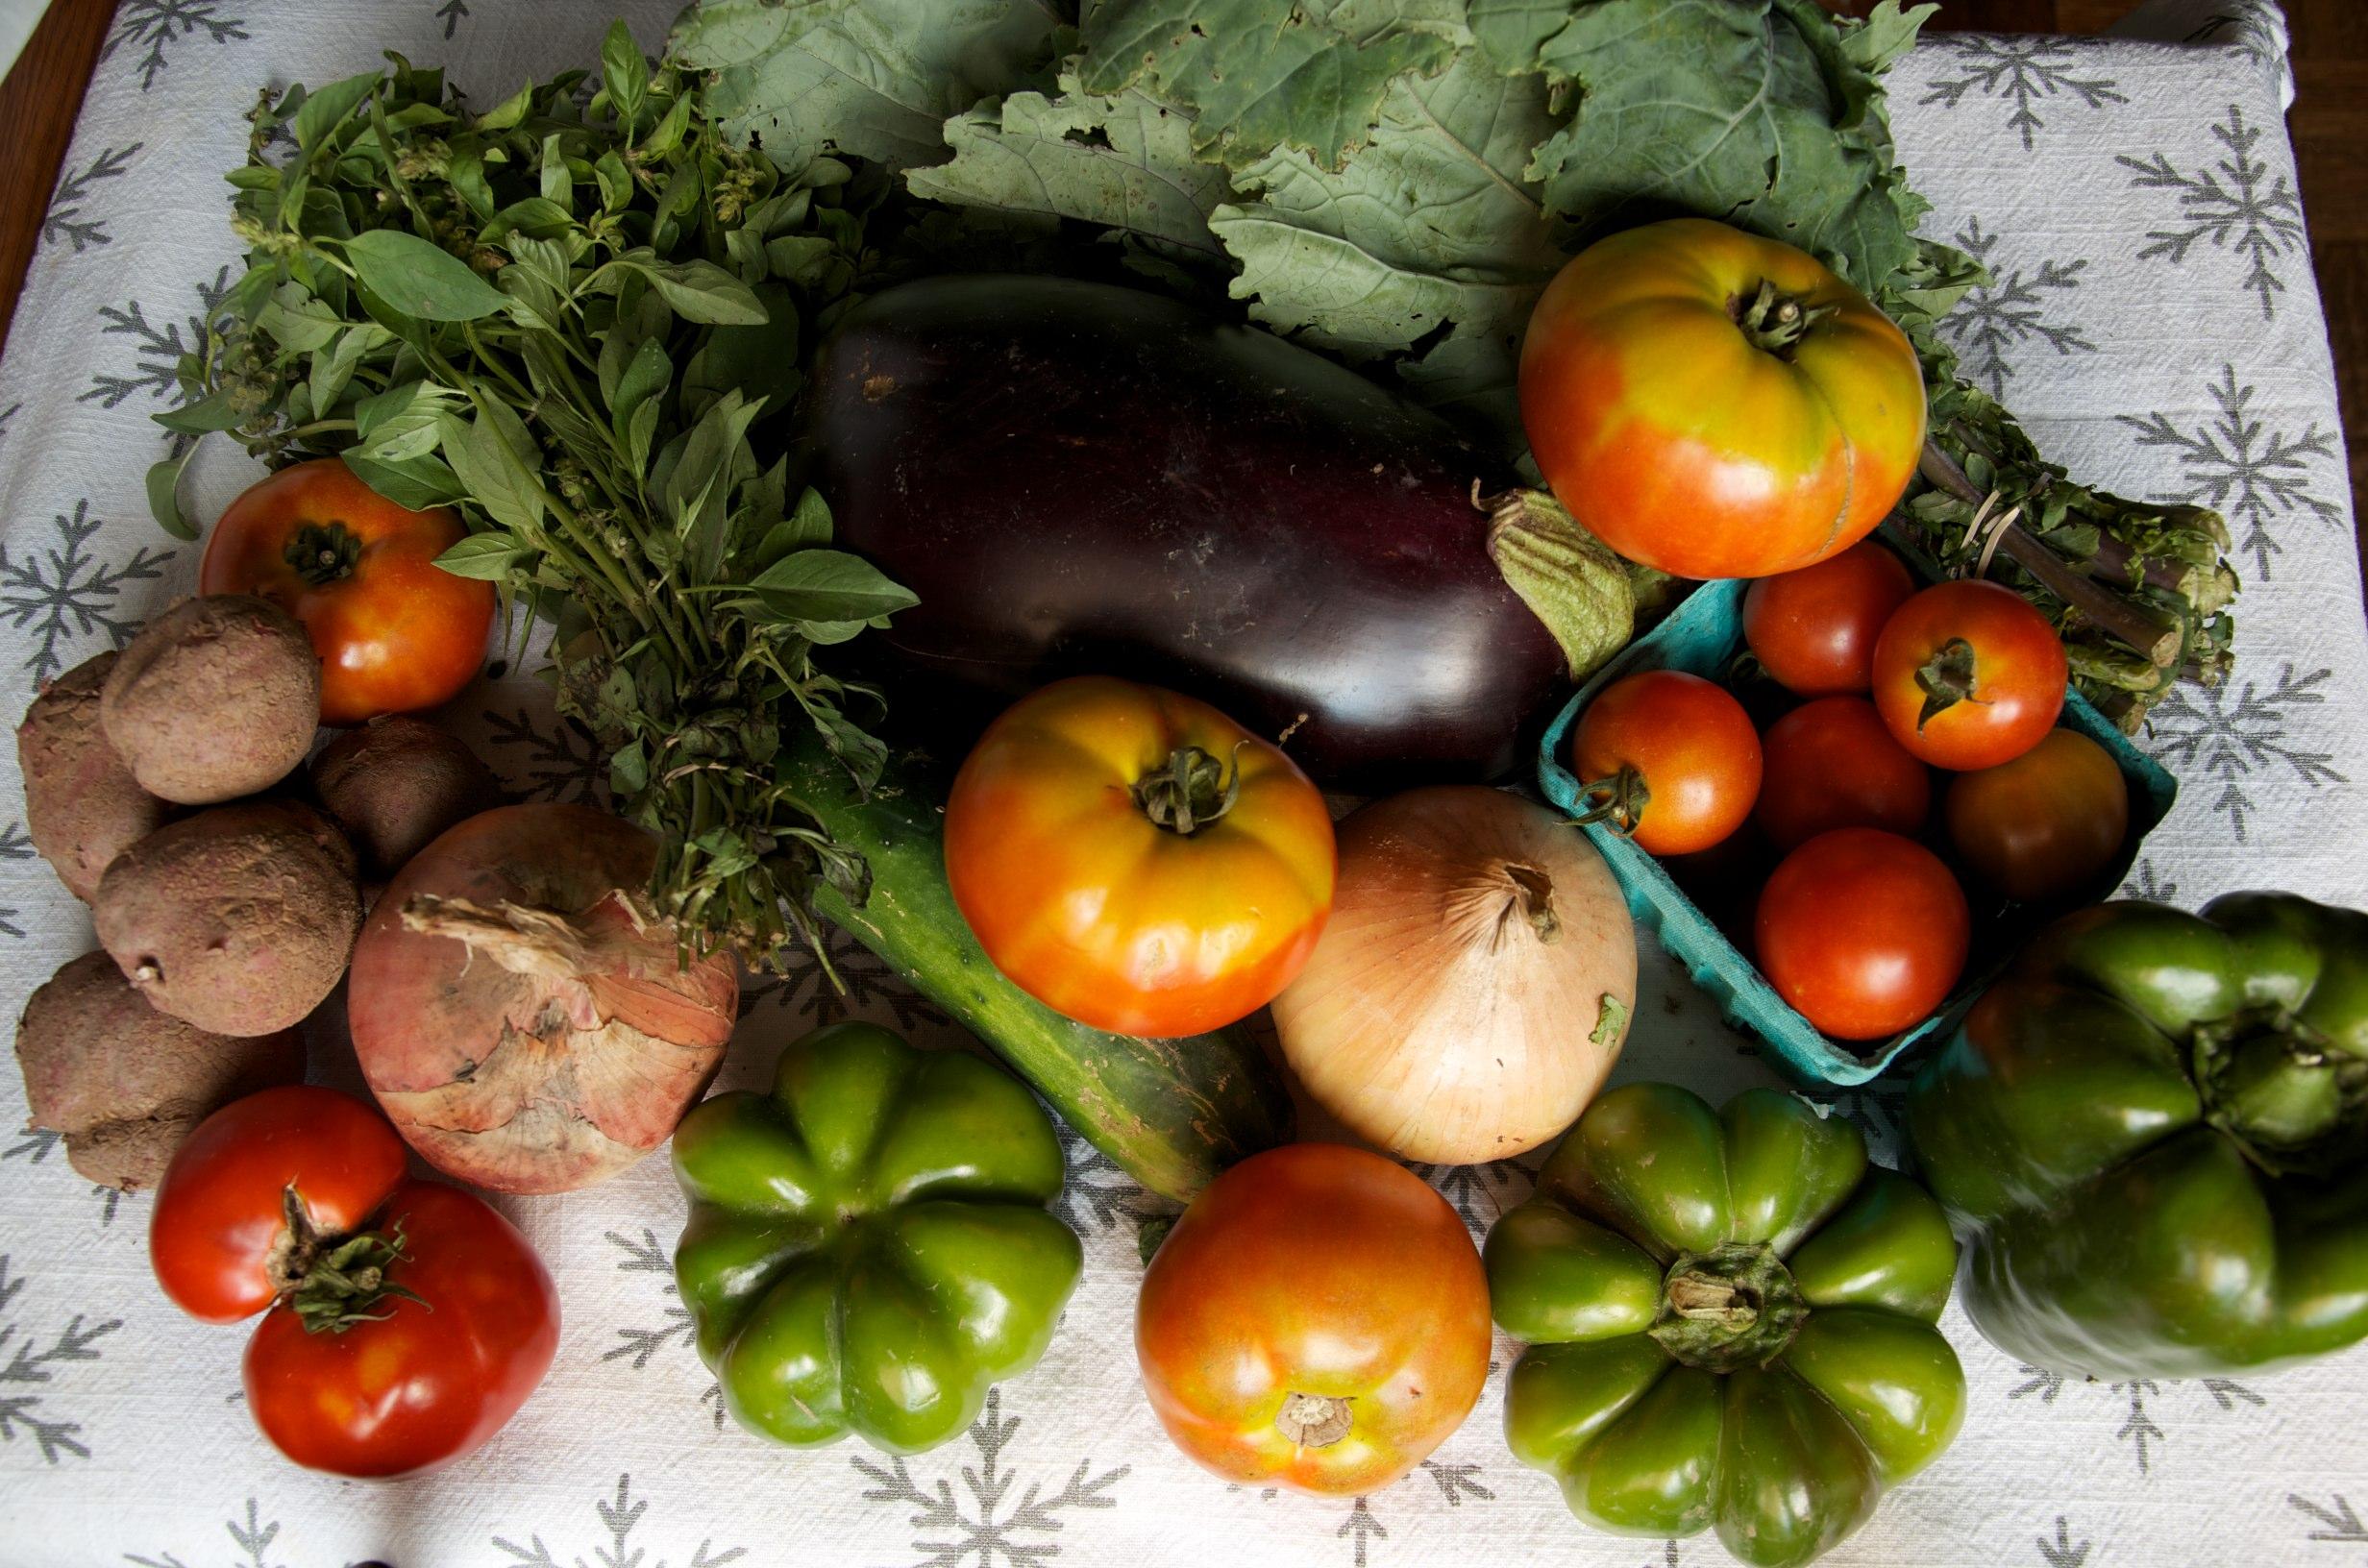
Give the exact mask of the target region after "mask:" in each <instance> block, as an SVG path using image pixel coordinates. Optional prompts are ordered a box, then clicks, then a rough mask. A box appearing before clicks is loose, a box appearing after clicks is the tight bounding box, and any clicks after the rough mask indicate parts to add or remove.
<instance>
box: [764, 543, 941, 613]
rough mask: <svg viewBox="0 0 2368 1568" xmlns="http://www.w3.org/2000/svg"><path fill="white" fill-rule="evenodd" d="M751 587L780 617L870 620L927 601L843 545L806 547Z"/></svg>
mask: <svg viewBox="0 0 2368 1568" xmlns="http://www.w3.org/2000/svg"><path fill="white" fill-rule="evenodd" d="M749 590H750V592H751V593H752V595H753V596H754V597H755V598H756V599H757V600H759V601H760V602H761V603H762V604H763V606H764V608H765V610H766V611H767V612H768V613H769V614H771V615H772V616H773V618H774V619H776V620H778V621H793V622H794V621H822V622H827V621H869V620H871V619H872V618H873V617H875V616H881V615H893V614H895V613H896V612H897V611H898V610H903V609H910V608H911V607H912V606H913V605H915V604H918V603H920V602H921V600H920V597H919V596H918V595H916V594H914V593H913V592H912V590H910V589H908V588H904V587H901V586H900V585H899V584H897V583H895V582H892V581H890V580H889V579H888V578H887V577H886V576H883V575H882V574H881V572H880V570H879V568H877V567H876V566H874V565H873V564H872V563H871V562H870V561H867V560H865V559H864V558H863V557H862V556H860V555H850V554H849V553H847V551H843V550H801V551H797V552H796V553H794V554H791V555H786V556H784V557H782V558H781V559H780V560H778V561H776V562H774V563H773V565H771V566H769V567H767V568H766V569H765V570H764V571H762V572H760V573H758V574H757V575H756V576H755V577H754V578H752V580H751V581H750V583H749Z"/></svg>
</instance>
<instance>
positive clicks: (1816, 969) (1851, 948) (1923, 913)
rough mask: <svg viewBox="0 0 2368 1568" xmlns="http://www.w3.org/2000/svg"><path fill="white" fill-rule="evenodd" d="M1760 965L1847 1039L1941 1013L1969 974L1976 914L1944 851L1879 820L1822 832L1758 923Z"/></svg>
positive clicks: (1797, 859)
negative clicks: (1880, 825) (1883, 827)
mask: <svg viewBox="0 0 2368 1568" xmlns="http://www.w3.org/2000/svg"><path fill="white" fill-rule="evenodd" d="M1752 923H1753V931H1754V935H1755V938H1756V940H1757V943H1758V946H1759V957H1760V971H1761V972H1762V973H1763V974H1764V975H1766V976H1767V979H1768V984H1770V985H1772V986H1774V987H1775V988H1776V993H1777V994H1778V995H1780V996H1782V997H1783V998H1784V999H1785V1000H1786V1001H1788V1002H1789V1003H1791V1004H1792V1005H1793V1007H1795V1008H1796V1009H1798V1010H1799V1011H1800V1014H1801V1016H1802V1017H1806V1018H1807V1019H1808V1020H1809V1021H1810V1022H1811V1023H1813V1024H1815V1025H1816V1026H1817V1028H1818V1029H1819V1030H1820V1031H1821V1032H1822V1033H1825V1034H1828V1035H1831V1036H1833V1037H1834V1038H1835V1039H1837V1040H1881V1039H1883V1038H1884V1037H1886V1036H1887V1035H1895V1034H1898V1033H1899V1032H1900V1031H1902V1030H1904V1029H1909V1028H1912V1027H1913V1026H1914V1025H1916V1024H1918V1023H1921V1022H1922V1021H1923V1020H1924V1019H1925V1018H1927V1017H1931V1015H1932V1012H1933V1009H1935V1008H1936V1007H1938V1006H1939V1005H1940V1004H1941V1002H1942V1001H1943V1000H1945V999H1946V998H1947V996H1948V994H1949V992H1950V990H1951V989H1952V988H1953V987H1955V986H1956V984H1957V977H1958V976H1959V975H1960V974H1961V973H1963V972H1964V968H1965V946H1966V943H1967V942H1968V940H1969V938H1970V935H1971V919H1970V917H1969V915H1968V914H1967V911H1966V908H1965V894H1964V890H1963V889H1961V888H1960V887H1959V886H1958V885H1957V878H1955V877H1953V876H1951V875H1950V874H1949V869H1948V868H1947V867H1946V866H1943V865H1942V864H1941V863H1940V858H1939V857H1938V856H1937V855H1935V854H1934V853H1933V852H1932V851H1931V850H1929V849H1927V848H1925V847H1924V846H1923V845H1918V844H1912V843H1910V842H1909V841H1908V840H1906V839H1903V838H1901V837H1900V836H1899V835H1898V834H1896V833H1885V832H1882V831H1880V830H1878V829H1875V828H1871V827H1843V828H1837V829H1835V830H1834V831H1833V832H1831V833H1820V834H1819V835H1817V837H1815V838H1813V839H1812V840H1810V841H1809V842H1808V843H1807V844H1804V845H1801V846H1800V847H1799V848H1798V849H1795V850H1793V851H1792V853H1790V854H1789V855H1787V856H1786V857H1785V858H1784V861H1783V863H1782V864H1781V865H1779V866H1778V867H1777V868H1776V870H1775V873H1774V874H1773V875H1771V876H1770V877H1769V878H1768V879H1767V886H1766V887H1764V888H1763V889H1762V890H1761V891H1760V909H1759V913H1758V916H1757V917H1756V918H1755V919H1754V920H1753V922H1752Z"/></svg>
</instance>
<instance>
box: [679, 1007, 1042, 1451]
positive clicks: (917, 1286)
mask: <svg viewBox="0 0 2368 1568" xmlns="http://www.w3.org/2000/svg"><path fill="white" fill-rule="evenodd" d="M674 1161H675V1175H676V1177H677V1178H678V1180H679V1181H680V1182H681V1183H682V1190H683V1191H684V1192H686V1193H687V1194H689V1196H690V1200H691V1218H690V1223H689V1224H688V1225H686V1226H685V1227H684V1228H683V1231H682V1239H681V1241H680V1242H679V1243H678V1245H677V1247H676V1249H675V1279H676V1282H677V1283H678V1285H679V1286H680V1287H681V1291H682V1300H683V1303H684V1305H686V1306H687V1307H689V1308H690V1310H691V1316H692V1319H693V1321H694V1323H695V1324H696V1325H697V1328H698V1333H699V1353H700V1355H701V1356H702V1357H703V1358H704V1359H705V1360H706V1363H707V1365H708V1366H709V1367H710V1368H712V1369H713V1370H714V1372H715V1375H716V1378H717V1381H718V1382H719V1383H720V1384H722V1385H723V1390H724V1408H725V1409H728V1410H729V1411H730V1412H731V1414H732V1418H733V1419H734V1420H736V1421H738V1422H739V1423H740V1424H741V1425H742V1426H744V1427H746V1428H748V1429H749V1430H750V1431H751V1432H755V1433H762V1434H763V1435H765V1436H768V1437H773V1438H777V1439H778V1440H779V1441H781V1442H784V1443H793V1444H797V1445H800V1446H809V1445H813V1444H819V1443H827V1442H833V1441H836V1440H837V1439H838V1438H840V1437H843V1436H845V1435H846V1434H847V1433H851V1432H852V1433H856V1434H857V1435H859V1436H861V1437H863V1438H864V1439H865V1440H866V1441H868V1442H870V1443H871V1444H872V1445H873V1446H874V1447H875V1448H878V1449H882V1450H885V1451H886V1452H888V1453H892V1454H912V1453H917V1452H919V1451H920V1450H922V1449H925V1448H932V1447H934V1446H936V1445H937V1444H939V1443H942V1442H944V1441H946V1440H947V1439H948V1438H950V1437H952V1436H953V1435H955V1434H956V1433H959V1432H961V1431H962V1430H963V1429H964V1428H965V1427H967V1426H969V1425H970V1423H971V1422H972V1421H973V1420H974V1419H975V1418H976V1417H977V1414H978V1411H979V1408H980V1407H981V1406H982V1405H984V1404H985V1403H986V1398H987V1389H988V1387H989V1385H991V1384H996V1383H999V1382H1001V1381H1002V1380H1003V1379H1005V1378H1009V1377H1014V1376H1017V1375H1018V1374H1019V1373H1022V1372H1024V1371H1026V1370H1027V1369H1028V1368H1029V1367H1031V1366H1033V1365H1035V1364H1036V1361H1037V1360H1038V1358H1040V1357H1042V1356H1043V1355H1044V1353H1045V1347H1046V1345H1047V1344H1048V1343H1049V1342H1050V1341H1051V1338H1052V1330H1053V1325H1054V1324H1055V1323H1056V1322H1057V1321H1058V1320H1059V1318H1060V1315H1061V1307H1062V1305H1063V1304H1064V1303H1065V1302H1067V1301H1068V1300H1069V1293H1070V1292H1071V1291H1072V1290H1073V1289H1074V1288H1075V1287H1076V1284H1077V1275H1078V1271H1079V1269H1080V1267H1081V1265H1082V1262H1083V1255H1082V1253H1081V1251H1080V1249H1079V1247H1078V1245H1077V1237H1075V1235H1074V1234H1073V1233H1072V1232H1071V1230H1070V1229H1069V1227H1068V1226H1066V1225H1064V1224H1062V1223H1061V1221H1060V1220H1059V1219H1057V1218H1055V1217H1054V1216H1053V1215H1052V1214H1050V1213H1047V1212H1046V1209H1045V1205H1046V1204H1048V1202H1050V1201H1051V1200H1052V1199H1053V1198H1054V1197H1055V1196H1057V1195H1058V1194H1059V1192H1060V1189H1061V1171H1062V1166H1061V1147H1060V1143H1059V1141H1058V1139H1055V1138H1054V1136H1053V1132H1052V1124H1051V1122H1050V1121H1049V1120H1048V1119H1047V1117H1046V1115H1045V1114H1044V1112H1043V1110H1041V1109H1040V1108H1039V1107H1038V1106H1037V1104H1036V1101H1035V1099H1034V1098H1033V1097H1032V1096H1030V1095H1029V1093H1028V1091H1027V1090H1024V1089H1023V1088H1022V1087H1021V1086H1020V1084H1019V1083H1018V1082H1017V1081H1016V1080H1015V1079H1013V1078H1011V1077H1010V1076H1009V1075H1008V1074H1006V1073H1004V1072H1002V1071H1000V1070H999V1069H998V1068H997V1067H995V1066H993V1065H991V1064H989V1063H987V1062H984V1061H981V1060H979V1059H978V1058H976V1057H974V1056H967V1055H964V1054H962V1053H960V1052H955V1051H919V1050H916V1049H914V1048H913V1047H912V1046H910V1045H908V1044H906V1043H905V1042H904V1041H901V1040H900V1039H898V1038H897V1037H896V1036H895V1035H892V1034H890V1033H889V1032H888V1031H887V1030H885V1029H880V1028H877V1027H875V1026H874V1025H871V1024H868V1023H841V1024H834V1025H832V1026H831V1027H829V1028H827V1029H818V1030H816V1031H814V1033H812V1034H810V1035H807V1036H806V1037H805V1038H804V1039H802V1040H800V1041H796V1042H795V1043H793V1044H792V1045H790V1046H789V1048H788V1049H786V1050H784V1051H783V1052H782V1053H781V1060H780V1065H779V1066H777V1068H776V1069H775V1073H774V1083H773V1091H772V1092H771V1093H770V1094H752V1093H736V1094H718V1095H716V1096H715V1097H714V1098H713V1099H710V1100H707V1101H705V1102H704V1103H703V1104H701V1105H700V1106H698V1107H697V1108H696V1109H694V1110H693V1111H692V1112H691V1114H690V1115H687V1116H685V1117H684V1118H683V1119H682V1125H681V1126H680V1127H678V1128H677V1129H676V1131H675V1144H674Z"/></svg>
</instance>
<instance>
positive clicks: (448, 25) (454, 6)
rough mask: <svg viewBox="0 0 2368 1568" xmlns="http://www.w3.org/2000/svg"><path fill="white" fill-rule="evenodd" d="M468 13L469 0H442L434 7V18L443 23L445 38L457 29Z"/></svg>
mask: <svg viewBox="0 0 2368 1568" xmlns="http://www.w3.org/2000/svg"><path fill="white" fill-rule="evenodd" d="M468 14H469V0H444V3H443V4H442V5H440V6H438V7H436V8H435V19H436V20H437V21H439V22H442V23H443V24H444V36H445V37H447V38H449V37H452V36H453V35H454V34H455V33H456V32H457V31H459V28H460V24H461V23H462V22H463V21H465V20H467V19H468Z"/></svg>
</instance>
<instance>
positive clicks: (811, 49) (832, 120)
mask: <svg viewBox="0 0 2368 1568" xmlns="http://www.w3.org/2000/svg"><path fill="white" fill-rule="evenodd" d="M1059 25H1060V18H1059V16H1058V15H1057V13H1056V12H1055V10H1054V8H1053V7H1052V6H1051V5H1049V4H1046V3H1045V0H804V3H802V4H799V5H788V6H784V5H781V4H779V3H778V0H706V3H704V4H702V5H699V6H696V7H693V8H692V9H690V10H688V11H686V12H683V15H682V18H681V20H680V21H678V22H677V23H676V25H675V32H674V37H673V38H672V39H671V40H670V42H669V44H668V49H669V51H670V53H671V54H672V55H673V56H674V58H675V59H677V60H678V61H680V62H681V63H683V64H685V65H688V66H690V67H691V68H692V69H694V70H703V71H711V72H713V73H715V74H714V76H713V78H712V79H711V81H710V83H709V85H708V87H707V105H708V108H709V110H710V111H711V112H713V113H714V114H715V115H716V116H717V117H718V118H719V119H721V120H722V121H723V123H724V129H725V132H726V134H727V135H729V136H730V137H731V139H732V140H734V141H736V142H739V143H741V144H743V145H746V144H747V142H748V141H749V139H750V137H751V136H752V135H754V136H757V137H760V138H761V139H762V141H763V144H764V149H765V152H766V154H767V156H768V157H770V158H771V159H773V161H774V162H775V163H776V164H777V165H779V166H780V167H781V168H784V169H788V170H792V171H796V170H799V169H802V168H803V167H804V166H805V164H806V163H807V162H808V161H809V160H810V159H814V158H816V157H819V156H820V155H822V154H823V153H825V152H826V151H828V150H830V149H833V148H836V149H839V150H842V151H845V152H849V153H852V154H854V155H855V156H857V157H858V158H868V159H875V160H876V161H879V162H882V163H886V164H889V165H891V166H894V167H899V168H901V167H905V166H908V165H912V164H920V163H934V162H937V161H939V160H940V159H943V158H944V157H945V143H944V141H943V140H942V139H941V137H940V135H939V128H940V127H941V126H942V125H943V124H944V122H945V120H946V118H947V116H949V115H951V114H958V113H960V112H962V110H966V109H968V108H970V107H971V106H972V105H973V104H974V103H976V102H977V101H978V100H979V99H980V98H981V97H984V96H986V95H987V94H989V93H996V92H1000V91H1003V90H1004V89H1005V88H1006V87H1007V86H1009V85H1010V84H1012V83H1014V82H1016V81H1018V80H1019V79H1021V78H1022V77H1024V76H1025V75H1026V74H1027V73H1028V72H1029V71H1031V70H1033V69H1036V68H1038V67H1040V66H1042V65H1043V64H1045V63H1047V62H1048V61H1050V59H1051V56H1052V49H1053V38H1054V34H1055V30H1056V29H1057V28H1058V26H1059Z"/></svg>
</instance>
